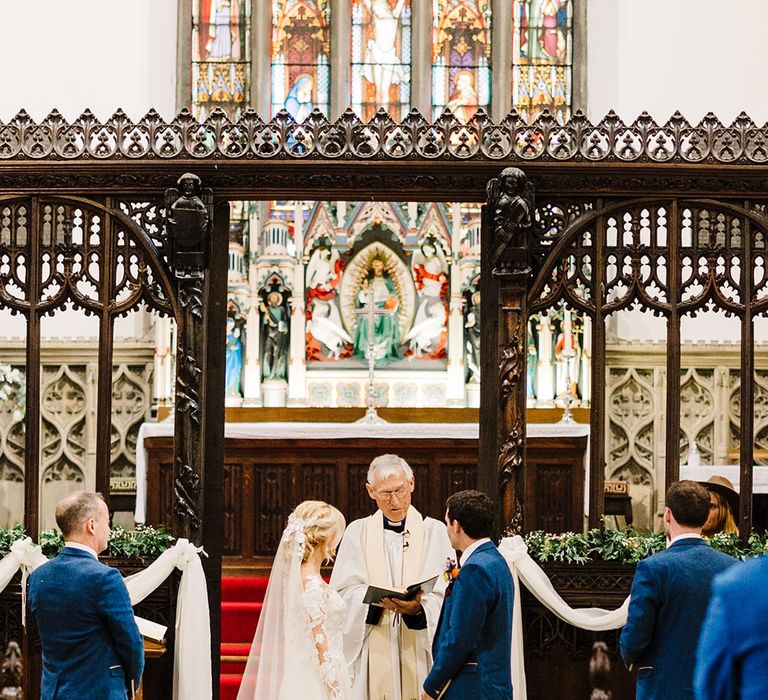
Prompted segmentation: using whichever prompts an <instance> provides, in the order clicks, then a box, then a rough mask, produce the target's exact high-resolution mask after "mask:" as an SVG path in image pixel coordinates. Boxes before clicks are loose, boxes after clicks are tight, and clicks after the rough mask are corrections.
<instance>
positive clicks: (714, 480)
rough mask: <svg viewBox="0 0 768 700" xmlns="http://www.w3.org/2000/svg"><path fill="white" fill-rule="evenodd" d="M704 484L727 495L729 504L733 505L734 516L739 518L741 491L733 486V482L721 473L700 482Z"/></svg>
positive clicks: (726, 498)
mask: <svg viewBox="0 0 768 700" xmlns="http://www.w3.org/2000/svg"><path fill="white" fill-rule="evenodd" d="M699 483H700V484H701V485H702V486H704V487H705V488H707V489H708V490H710V491H716V492H717V493H719V494H720V495H722V496H724V497H725V500H726V501H727V502H728V505H729V506H731V512H732V513H733V517H734V518H737V517H738V515H739V492H738V491H737V490H736V489H735V488H733V484H732V483H731V482H730V481H728V479H726V478H725V477H724V476H720V475H719V474H713V475H712V476H710V477H709V479H707V480H706V481H700V482H699Z"/></svg>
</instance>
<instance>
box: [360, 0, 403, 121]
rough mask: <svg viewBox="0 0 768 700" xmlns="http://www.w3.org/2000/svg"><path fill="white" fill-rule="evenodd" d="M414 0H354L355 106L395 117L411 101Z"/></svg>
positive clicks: (365, 116) (398, 117)
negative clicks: (412, 7) (412, 15)
mask: <svg viewBox="0 0 768 700" xmlns="http://www.w3.org/2000/svg"><path fill="white" fill-rule="evenodd" d="M410 84H411V0H352V86H351V89H352V90H351V91H352V109H354V110H355V111H356V112H357V113H358V114H359V115H360V116H361V117H362V118H363V119H365V120H368V119H370V118H371V117H372V116H373V115H374V113H375V112H376V110H377V109H378V108H379V107H383V108H384V109H385V110H386V111H387V112H389V114H390V115H391V116H392V118H393V119H395V120H397V121H400V120H401V119H403V118H404V117H405V116H406V115H407V114H408V110H409V108H410V101H411V85H410Z"/></svg>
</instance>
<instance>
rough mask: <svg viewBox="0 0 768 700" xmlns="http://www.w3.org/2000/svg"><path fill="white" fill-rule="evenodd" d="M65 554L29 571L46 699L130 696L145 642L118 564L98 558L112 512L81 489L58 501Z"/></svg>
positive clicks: (121, 698) (120, 699)
mask: <svg viewBox="0 0 768 700" xmlns="http://www.w3.org/2000/svg"><path fill="white" fill-rule="evenodd" d="M56 523H57V524H58V526H59V529H60V530H61V532H62V534H63V535H64V548H63V549H62V550H61V552H59V555H58V556H57V557H56V558H55V559H53V560H52V561H49V562H48V563H47V564H43V565H42V566H41V567H39V568H38V569H36V570H35V571H33V572H32V574H31V575H30V577H29V595H28V600H29V609H30V611H31V612H32V616H33V617H34V619H35V623H36V625H37V631H38V633H39V635H40V644H41V646H42V650H43V678H42V687H41V691H40V696H41V698H43V699H44V700H125V699H126V697H127V696H128V694H129V693H130V694H131V695H133V694H134V691H138V689H139V683H140V681H141V674H142V671H143V669H144V643H143V641H142V638H141V635H140V634H139V630H138V628H137V627H136V621H135V620H134V617H133V610H132V608H131V601H130V599H129V597H128V591H127V589H126V587H125V584H124V583H123V579H122V576H120V572H119V571H118V570H117V569H113V568H110V567H109V566H105V565H104V564H101V563H99V560H98V555H99V553H100V552H103V551H104V550H105V549H106V548H107V542H108V540H109V535H110V529H109V512H108V510H107V504H106V503H105V502H104V499H103V498H102V497H101V494H98V493H88V492H84V491H78V492H77V493H74V494H72V495H70V496H67V497H66V498H65V499H64V500H62V501H61V502H60V503H59V504H58V506H57V507H56Z"/></svg>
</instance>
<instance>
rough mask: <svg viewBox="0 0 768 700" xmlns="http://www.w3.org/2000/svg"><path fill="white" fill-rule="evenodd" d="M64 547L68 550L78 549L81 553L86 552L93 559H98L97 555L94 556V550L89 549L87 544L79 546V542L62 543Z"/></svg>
mask: <svg viewBox="0 0 768 700" xmlns="http://www.w3.org/2000/svg"><path fill="white" fill-rule="evenodd" d="M64 546H65V547H69V548H70V549H80V550H82V551H83V552H88V554H90V555H92V556H93V558H94V559H98V558H99V555H98V554H96V550H93V549H91V548H90V547H89V546H88V545H87V544H80V543H79V542H64Z"/></svg>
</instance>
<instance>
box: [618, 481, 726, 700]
mask: <svg viewBox="0 0 768 700" xmlns="http://www.w3.org/2000/svg"><path fill="white" fill-rule="evenodd" d="M708 516H709V494H708V492H707V490H706V489H705V488H704V487H703V486H702V485H701V484H698V483H696V482H694V481H678V482H675V483H674V484H672V486H670V487H669V490H668V491H667V496H666V508H664V530H665V531H666V533H667V539H668V540H669V542H668V544H667V549H666V550H665V551H663V552H659V553H658V554H655V555H654V556H652V557H649V558H648V559H644V560H643V561H641V562H639V563H638V565H637V569H636V571H635V578H634V581H633V582H632V592H631V594H630V601H629V613H628V617H627V624H626V625H625V626H624V629H623V630H622V632H621V641H620V644H621V655H622V657H623V658H624V661H625V662H626V663H627V664H629V665H630V666H635V667H636V668H637V694H636V698H637V700H693V668H694V663H695V659H696V645H697V644H698V641H699V633H700V631H701V624H702V621H703V620H704V614H705V613H706V611H707V605H708V604H709V598H710V594H711V587H712V579H713V578H714V577H715V576H716V575H717V574H719V573H721V572H723V571H725V570H726V569H728V568H729V567H731V566H732V565H733V564H734V563H735V562H736V560H735V559H734V558H733V557H729V556H728V555H727V554H723V553H722V552H718V551H716V550H714V549H712V548H711V547H710V546H709V545H708V544H707V543H706V542H705V541H704V540H703V539H702V538H701V528H702V526H703V525H704V523H705V522H706V520H707V517H708Z"/></svg>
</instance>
